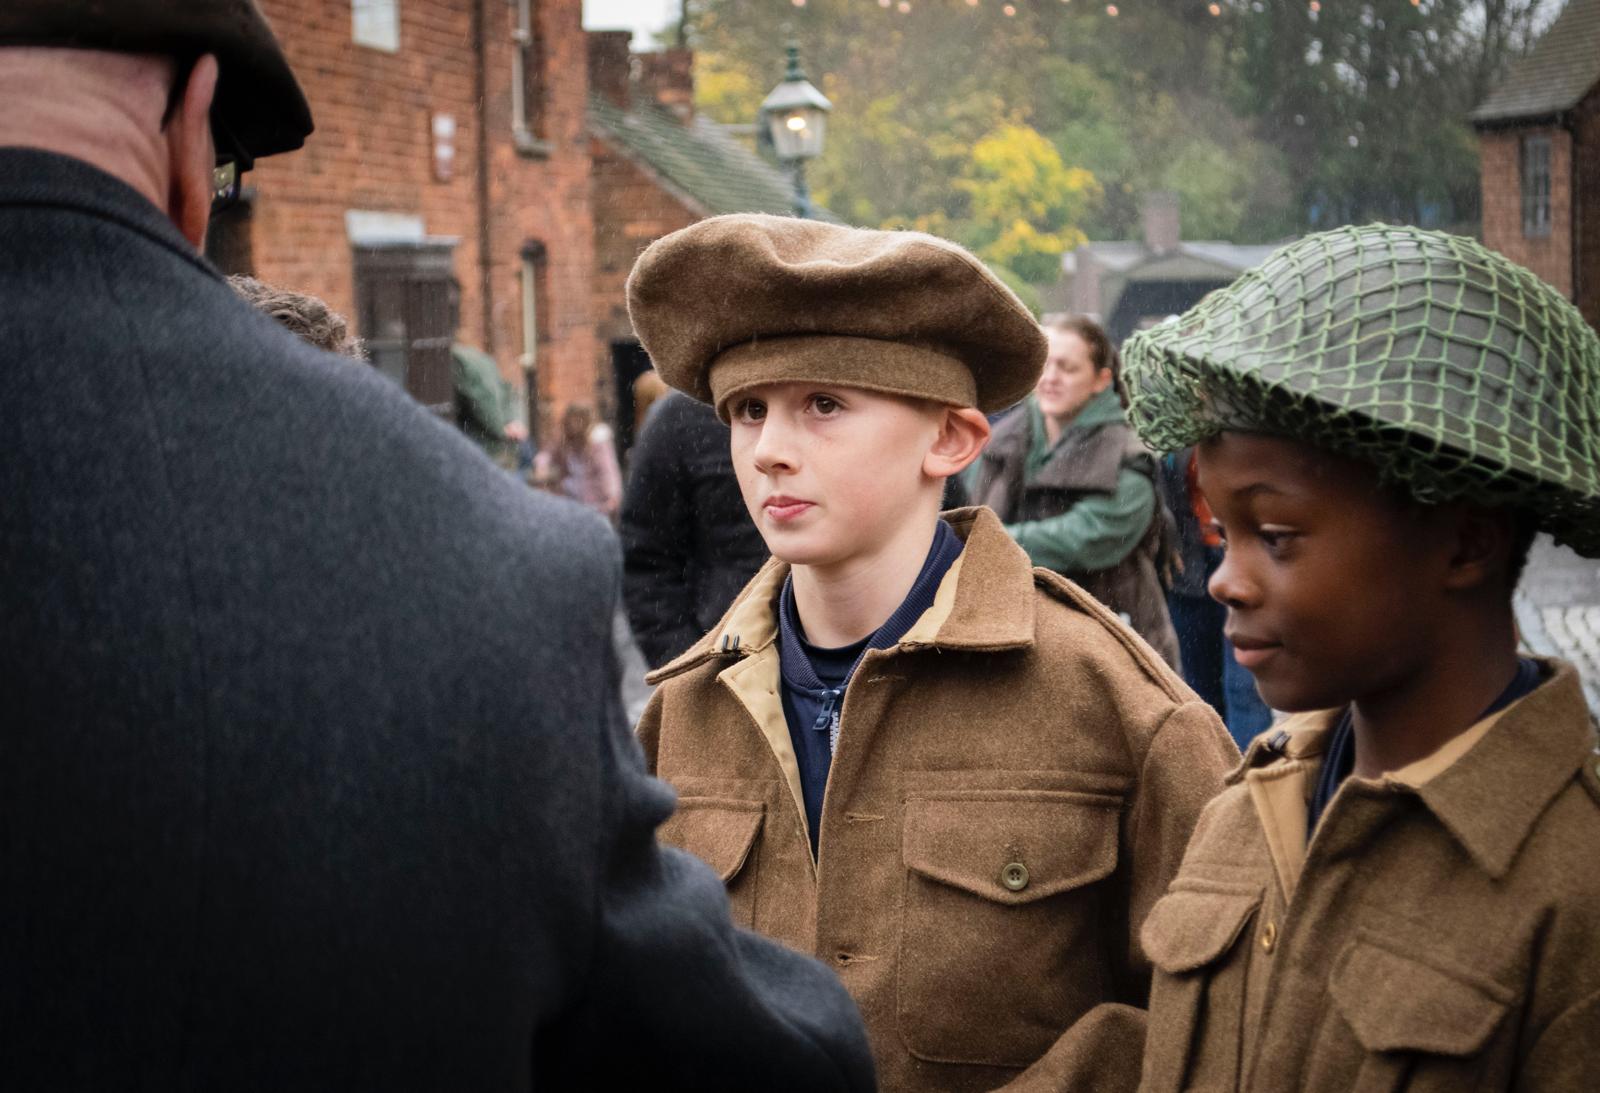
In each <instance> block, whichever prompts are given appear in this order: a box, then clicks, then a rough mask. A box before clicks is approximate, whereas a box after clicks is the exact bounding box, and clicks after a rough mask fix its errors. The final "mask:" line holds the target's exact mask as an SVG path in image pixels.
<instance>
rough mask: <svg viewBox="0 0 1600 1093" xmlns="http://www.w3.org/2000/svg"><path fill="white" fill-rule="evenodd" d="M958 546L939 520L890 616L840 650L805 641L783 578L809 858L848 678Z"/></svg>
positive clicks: (894, 633) (787, 662) (924, 593)
mask: <svg viewBox="0 0 1600 1093" xmlns="http://www.w3.org/2000/svg"><path fill="white" fill-rule="evenodd" d="M964 545H965V544H963V543H962V542H961V540H960V539H959V538H958V537H957V536H956V533H955V532H953V531H951V530H950V525H949V524H946V523H945V522H944V521H943V520H940V521H939V525H938V529H937V530H936V531H935V532H934V535H933V545H932V546H930V547H929V548H928V556H927V558H926V559H924V560H923V563H922V571H921V572H920V573H918V574H917V580H916V583H914V584H913V585H912V586H911V591H910V592H908V593H906V598H905V599H904V600H903V601H901V603H900V606H899V607H898V608H896V609H895V611H894V614H892V615H890V616H889V618H888V620H887V621H886V622H884V624H883V625H882V626H880V627H878V629H877V630H876V631H874V632H873V633H872V634H871V635H869V636H868V637H866V638H863V639H862V640H861V641H858V642H856V643H855V644H853V645H847V646H844V647H843V648H840V649H821V648H818V647H817V646H814V645H812V644H811V643H810V642H808V641H807V640H806V636H805V629H804V628H803V627H802V626H801V624H800V614H799V612H798V611H796V610H795V605H794V579H793V578H792V577H791V578H789V579H787V580H785V581H784V582H783V595H782V596H781V598H780V600H779V607H778V631H779V640H780V644H779V648H778V658H779V664H780V666H781V671H782V676H783V715H784V719H785V720H786V721H787V722H788V723H789V739H790V740H791V741H793V743H794V755H795V761H796V762H797V763H798V764H799V767H800V791H801V794H802V795H803V796H804V798H805V806H806V824H807V827H808V828H809V829H810V832H811V855H812V857H816V854H817V836H818V829H819V827H820V825H821V822H822V794H823V791H824V790H826V789H827V787H828V769H829V767H830V766H832V764H833V749H834V747H835V745H837V743H838V740H839V710H840V707H841V706H843V705H844V693H845V688H846V687H848V686H849V685H850V677H851V676H852V675H853V674H854V673H855V670H856V667H857V665H859V664H860V663H861V658H862V657H864V656H866V655H867V651H868V650H869V649H887V648H889V647H890V646H891V645H894V644H895V643H896V642H898V641H899V640H900V639H901V638H902V637H904V636H905V632H906V631H907V630H909V629H911V625H912V624H913V623H914V622H916V621H917V619H919V618H921V617H922V613H923V612H924V611H926V610H927V609H928V608H929V607H931V606H932V605H933V597H934V594H935V593H936V592H938V590H939V582H940V581H942V580H943V579H944V575H945V573H947V572H948V571H949V569H950V566H951V564H952V563H954V562H955V560H956V559H957V558H958V557H960V556H961V551H962V549H963V547H964Z"/></svg>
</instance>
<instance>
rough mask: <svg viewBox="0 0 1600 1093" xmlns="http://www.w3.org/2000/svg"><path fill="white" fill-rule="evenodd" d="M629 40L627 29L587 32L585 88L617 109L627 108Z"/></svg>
mask: <svg viewBox="0 0 1600 1093" xmlns="http://www.w3.org/2000/svg"><path fill="white" fill-rule="evenodd" d="M631 41H633V31H631V30H591V31H590V32H589V34H588V44H589V90H590V91H591V92H593V93H594V94H596V95H599V96H600V97H601V98H603V99H605V100H606V101H608V102H609V103H611V105H612V106H615V107H616V108H617V109H618V110H626V109H628V73H629V65H630V64H631V58H630V57H629V54H628V43H630V42H631Z"/></svg>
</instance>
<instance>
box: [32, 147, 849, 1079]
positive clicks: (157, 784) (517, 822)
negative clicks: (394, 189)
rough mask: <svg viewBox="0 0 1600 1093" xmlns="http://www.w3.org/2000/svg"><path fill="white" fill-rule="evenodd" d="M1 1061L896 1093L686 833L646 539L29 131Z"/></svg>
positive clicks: (61, 1071)
mask: <svg viewBox="0 0 1600 1093" xmlns="http://www.w3.org/2000/svg"><path fill="white" fill-rule="evenodd" d="M0 241H3V242H0V436H3V438H4V439H3V441H0V443H3V445H4V448H3V451H4V455H3V458H0V499H3V504H0V682H3V688H0V693H3V696H4V697H3V700H0V701H3V706H4V719H3V723H4V728H3V729H0V816H3V821H0V1075H4V1077H3V1078H0V1084H3V1085H5V1086H6V1088H8V1089H19V1090H22V1089H46V1088H48V1089H52V1090H61V1089H95V1090H104V1089H133V1088H140V1089H163V1090H176V1089H203V1090H223V1089H225V1090H249V1089H295V1090H300V1089H319V1088H337V1089H342V1090H359V1089H384V1090H391V1089H419V1090H420V1089H457V1090H474V1091H477V1090H519V1089H530V1088H533V1087H535V1086H536V1085H537V1086H538V1087H540V1088H552V1087H557V1088H560V1087H579V1088H586V1089H594V1088H617V1087H633V1088H650V1089H652V1090H660V1089H696V1090H703V1089H779V1088H783V1089H795V1090H801V1089H807V1090H810V1089H846V1088H853V1089H865V1088H868V1087H869V1086H870V1084H871V1077H870V1063H869V1062H868V1058H867V1051H866V1045H865V1041H864V1039H863V1037H862V1034H861V1032H860V1028H859V1023H858V1018H857V1016H856V1014H855V1012H854V1010H853V1008H852V1006H851V1004H850V1002H849V1000H848V998H847V997H846V996H845V994H844V992H843V990H842V989H841V988H840V987H839V986H838V984H837V983H836V982H835V981H834V980H833V978H832V977H831V975H830V974H829V973H828V972H826V971H825V970H824V969H822V968H821V967H820V966H818V965H815V964H813V963H812V962H810V961H809V960H806V959H804V958H802V957H800V956H797V955H795V954H792V953H790V952H788V951H786V950H783V949H780V948H778V947H777V946H775V945H772V944H769V943H766V942H763V941H759V940H757V939H755V938H754V937H753V936H750V935H745V934H739V933H736V932H735V931H734V930H733V928H732V927H731V925H730V921H729V916H728V911H727V909H726V904H725V901H724V897H723V893H722V885H721V882H720V881H719V880H718V878H717V877H716V876H715V875H714V874H712V873H711V872H710V871H709V870H708V869H706V868H705V867H704V866H702V865H700V864H699V863H698V862H696V861H694V860H693V859H691V858H689V857H688V856H687V855H684V854H682V853H679V852H677V851H663V850H661V849H659V848H658V847H657V845H656V843H655V841H654V838H653V833H654V829H655V827H656V825H657V824H658V823H660V822H661V820H663V819H664V818H665V817H666V816H667V815H668V813H669V812H670V811H671V809H672V796H671V793H670V791H668V790H667V789H666V788H664V787H663V786H662V785H661V784H660V783H657V782H655V781H653V780H651V779H649V778H647V777H646V776H645V774H644V771H643V766H642V762H641V758H640V754H639V751H638V748H637V745H636V744H635V742H634V741H633V739H632V738H631V737H630V735H629V733H628V731H627V729H626V727H625V726H624V725H623V724H622V723H621V721H620V717H619V713H618V708H617V702H616V697H615V680H614V674H615V673H614V669H613V668H612V667H611V665H610V653H609V649H610V645H609V641H610V630H611V618H612V612H613V610H614V607H615V603H616V596H617V587H618V581H619V577H618V557H617V548H616V544H615V541H614V539H613V538H612V537H611V535H610V533H609V532H608V531H607V530H606V529H605V527H604V526H603V525H602V523H601V521H600V520H598V519H597V518H594V517H592V516H590V515H588V514H586V513H584V512H582V511H581V510H580V509H579V508H578V507H577V506H574V505H569V504H566V503H562V502H556V501H552V500H547V499H542V498H538V497H535V496H533V495H532V494H531V493H530V492H529V491H528V490H526V489H525V488H524V487H522V486H521V485H519V484H518V483H516V482H515V481H513V480H512V479H511V478H510V477H509V476H507V475H505V474H504V473H502V472H501V471H499V470H497V469H496V468H494V467H493V466H491V465H490V463H489V462H488V461H487V460H486V459H484V458H482V456H480V455H479V454H477V452H476V451H475V450H474V449H473V448H472V446H471V445H470V444H469V442H468V441H466V440H465V439H463V438H462V437H460V436H459V435H457V434H455V433H454V432H453V431H452V430H451V429H449V428H448V427H446V426H445V425H443V424H441V423H439V422H437V421H434V420H431V419H430V418H429V416H428V415H427V414H426V413H425V412H424V411H423V410H422V409H420V408H419V407H417V406H416V405H414V404H413V403H412V402H411V401H410V400H409V399H407V398H406V397H405V395H404V394H403V393H402V392H400V391H399V390H398V389H397V388H395V387H393V386H392V385H390V384H389V383H387V381H385V380H384V379H382V378H381V377H380V376H378V375H377V374H376V373H374V372H373V371H371V370H370V369H366V368H363V367H361V366H359V365H352V364H351V363H349V362H347V361H340V360H337V359H335V358H332V357H328V356H324V355H322V354H320V353H317V352H316V351H314V350H312V349H310V348H307V347H305V346H303V345H301V344H300V343H299V342H297V341H295V340H294V339H293V338H292V337H291V336H290V335H288V334H287V333H285V332H283V331H282V330H281V329H279V328H278V327H277V326H276V325H275V324H273V323H272V322H270V321H269V320H267V319H265V318H261V317H259V316H257V315H256V314H255V313H254V312H252V311H251V310H250V309H249V308H248V306H247V305H245V304H244V303H242V302H240V301H239V300H237V299H235V298H234V296H233V295H232V293H231V292H230V291H229V289H228V288H227V287H226V285H224V284H223V283H222V281H221V280H220V279H219V278H218V277H217V275H216V273H215V272H214V271H213V270H212V269H211V268H210V267H209V266H207V265H206V264H205V263H204V262H203V261H201V260H200V259H198V258H196V257H195V256H194V255H193V254H192V249H191V248H190V247H189V246H188V245H187V244H186V243H185V242H184V240H183V239H182V237H181V236H180V235H179V234H178V233H177V232H176V231H175V230H174V229H173V227H172V226H171V224H170V223H168V221H167V220H166V219H165V217H164V216H162V215H161V214H160V213H159V212H158V210H156V209H155V208H154V207H153V206H151V205H150V204H149V203H148V202H146V201H144V200H143V199H142V198H141V197H139V196H138V195H137V194H135V193H134V191H132V190H131V189H129V188H127V187H125V186H124V185H123V184H122V183H120V182H118V181H116V180H114V179H112V178H110V177H109V176H107V175H104V174H102V173H100V172H98V171H96V170H94V169H93V168H90V167H88V166H86V165H84V164H82V163H79V162H76V161H73V160H70V159H66V158H62V157H58V156H53V155H49V154H46V153H42V152H33V151H24V150H19V149H6V150H0Z"/></svg>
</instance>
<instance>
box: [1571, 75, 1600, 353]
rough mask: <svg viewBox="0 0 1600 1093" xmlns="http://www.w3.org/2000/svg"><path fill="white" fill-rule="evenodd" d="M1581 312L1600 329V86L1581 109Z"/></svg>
mask: <svg viewBox="0 0 1600 1093" xmlns="http://www.w3.org/2000/svg"><path fill="white" fill-rule="evenodd" d="M1574 128H1575V129H1576V131H1577V136H1578V161H1577V165H1576V168H1577V171H1576V173H1577V189H1578V198H1577V215H1576V219H1577V224H1578V291H1577V304H1578V310H1579V311H1581V312H1583V317H1584V318H1585V319H1588V320H1589V325H1590V326H1592V327H1594V328H1595V329H1596V330H1600V87H1597V88H1595V90H1593V91H1592V92H1590V93H1589V97H1588V98H1587V99H1586V100H1584V102H1583V103H1582V105H1580V106H1579V107H1578V111H1577V118H1576V119H1575V124H1574Z"/></svg>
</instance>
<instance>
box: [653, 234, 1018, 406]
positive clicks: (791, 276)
mask: <svg viewBox="0 0 1600 1093" xmlns="http://www.w3.org/2000/svg"><path fill="white" fill-rule="evenodd" d="M628 311H629V314H630V315H631V316H632V318H633V328H634V331H635V332H636V333H637V334H638V335H639V340H640V342H641V343H643V345H644V348H645V350H646V352H648V353H649V354H650V359H651V360H652V361H653V362H654V363H655V366H656V370H657V371H658V372H660V374H661V378H662V379H664V380H666V381H667V383H669V384H671V385H672V386H673V387H676V388H677V389H678V390H680V391H683V392H684V393H686V394H688V395H690V396H692V397H693V398H696V399H699V400H700V401H701V402H709V403H711V404H712V405H713V406H715V407H716V408H717V412H718V413H719V414H720V415H721V416H722V417H723V418H724V419H726V418H727V416H728V414H727V406H728V403H729V401H730V399H732V397H733V396H734V395H736V394H738V393H739V392H740V391H743V390H747V389H748V388H750V387H754V386H756V385H758V384H762V383H774V382H782V381H790V380H809V381H813V382H817V383H838V384H841V385H845V386H850V387H861V388H865V389H867V390H872V391H883V392H887V393H891V394H902V395H910V396H913V397H916V398H925V399H930V400H932V401H935V402H944V403H949V404H951V405H955V406H976V407H977V408H979V409H981V410H985V411H993V410H999V409H1003V408H1004V407H1007V406H1010V405H1011V404H1012V403H1014V402H1016V401H1018V400H1019V399H1021V398H1023V397H1024V396H1025V395H1027V393H1028V392H1029V391H1031V390H1032V389H1033V385H1034V383H1035V382H1036V381H1037V379H1038V377H1039V371H1040V369H1041V368H1042V367H1043V365H1044V358H1045V353H1046V348H1047V346H1046V341H1045V336H1044V334H1043V332H1042V331H1041V330H1040V329H1039V324H1038V323H1037V322H1036V321H1035V320H1034V318H1033V316H1032V315H1031V314H1030V313H1029V311H1028V309H1027V308H1026V307H1024V306H1023V305H1022V302H1021V301H1020V300H1018V299H1017V298H1016V296H1015V295H1014V294H1013V293H1012V292H1011V290H1010V289H1008V288H1007V287H1006V286H1005V285H1004V284H1003V283H1002V282H1001V281H1000V280H999V279H998V278H996V277H995V276H994V274H992V273H990V272H989V270H988V269H987V268H985V267H984V265H983V263H982V262H980V261H978V259H976V258H974V257H973V256H972V255H971V254H969V253H968V252H967V251H965V250H963V249H962V248H960V247H958V246H956V245H955V244H954V243H951V242H948V241H946V240H944V239H939V238H936V237H934V236H931V235H924V234H922V233H921V232H892V231H868V230H865V229H861V228H845V227H840V226H838V225H835V224H825V223H821V222H819V221H815V220H799V219H795V218H792V217H783V216H762V215H756V214H743V213H741V214H736V215H733V216H717V217H712V218H711V219H708V220H702V221H700V222H699V223H697V224H694V225H693V226H691V227H688V228H685V229H683V230H682V231H679V232H674V233H673V234H671V235H668V236H666V237H664V238H662V239H659V240H657V241H656V242H655V243H653V244H652V245H651V246H650V247H649V248H648V249H647V250H646V251H645V252H644V254H642V255H641V256H640V257H639V261H638V263H637V264H635V266H634V267H633V273H632V274H631V275H630V276H629V277H628Z"/></svg>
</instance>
